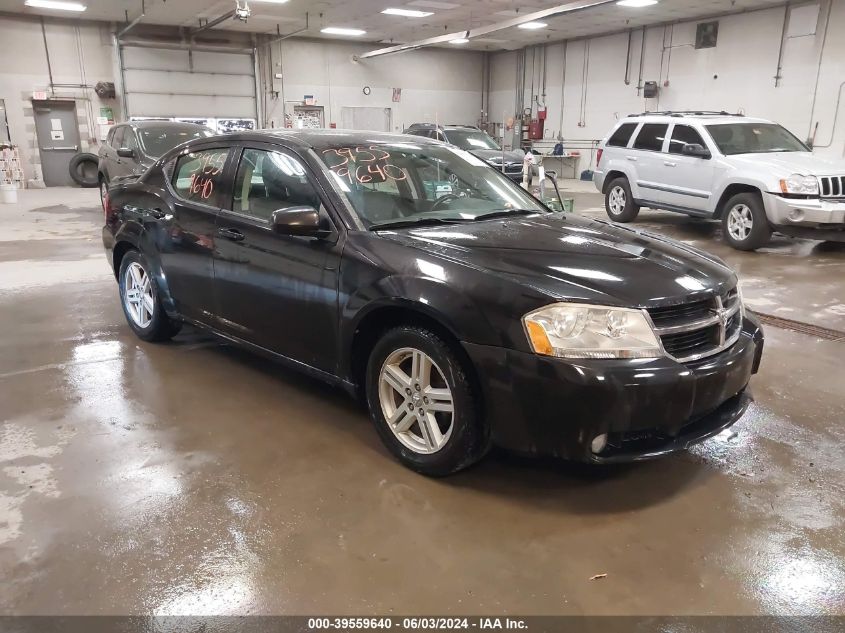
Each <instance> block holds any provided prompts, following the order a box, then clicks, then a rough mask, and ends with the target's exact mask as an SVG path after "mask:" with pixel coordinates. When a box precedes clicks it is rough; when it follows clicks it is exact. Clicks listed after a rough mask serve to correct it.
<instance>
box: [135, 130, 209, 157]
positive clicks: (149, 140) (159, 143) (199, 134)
mask: <svg viewBox="0 0 845 633" xmlns="http://www.w3.org/2000/svg"><path fill="white" fill-rule="evenodd" d="M213 135H214V133H213V132H212V131H211V130H209V129H207V128H201V127H195V126H185V127H172V126H167V127H165V126H162V127H144V128H139V129H138V137H139V138H140V139H141V145H143V146H144V153H146V154H147V156H150V157H152V158H158V157H159V156H161V155H163V154H164V153H165V152H167V151H169V150H171V149H173V148H174V147H176V146H177V145H181V144H182V143H184V142H185V141H190V140H193V139H195V138H207V137H209V136H213Z"/></svg>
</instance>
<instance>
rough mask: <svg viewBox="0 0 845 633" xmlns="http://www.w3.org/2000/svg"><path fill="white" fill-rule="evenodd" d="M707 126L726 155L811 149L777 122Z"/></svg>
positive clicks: (806, 150)
mask: <svg viewBox="0 0 845 633" xmlns="http://www.w3.org/2000/svg"><path fill="white" fill-rule="evenodd" d="M706 127H707V131H708V132H709V133H710V136H711V137H713V142H714V143H716V145H717V146H718V148H719V150H720V151H721V152H722V153H723V154H725V155H726V156H731V155H733V154H765V153H768V152H809V151H810V150H809V148H807V146H806V145H804V143H802V142H801V141H799V140H798V139H797V138H795V136H794V135H793V134H792V133H791V132H790V131H789V130H787V129H786V128H784V127H783V126H780V125H778V124H777V123H728V124H721V125H708V126H706Z"/></svg>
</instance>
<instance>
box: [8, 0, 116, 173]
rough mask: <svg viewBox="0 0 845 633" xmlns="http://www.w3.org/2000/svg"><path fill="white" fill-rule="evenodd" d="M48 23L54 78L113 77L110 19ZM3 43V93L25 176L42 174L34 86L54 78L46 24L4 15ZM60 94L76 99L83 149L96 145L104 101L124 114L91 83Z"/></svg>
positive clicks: (77, 81)
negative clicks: (33, 95) (34, 107)
mask: <svg viewBox="0 0 845 633" xmlns="http://www.w3.org/2000/svg"><path fill="white" fill-rule="evenodd" d="M45 29H46V33H47V45H48V48H49V51H50V64H51V66H52V69H53V81H54V82H55V83H58V84H82V83H88V84H91V85H93V84H96V83H97V82H98V81H114V78H113V77H114V73H113V67H112V45H111V36H110V34H109V31H108V25H106V24H98V23H95V22H70V21H59V20H50V19H48V20H46V22H45ZM0 43H2V47H3V51H4V52H3V54H2V61H0V99H4V100H5V102H6V115H7V118H8V120H9V132H10V135H11V140H12V143H14V144H16V145H18V146H19V148H20V152H21V159H22V162H23V166H24V172H25V174H26V178H27V179H31V178H40V163H41V161H40V157H39V154H38V149H37V143H36V138H35V124H34V120H33V116H32V101H31V99H32V92H33V91H34V90H47V84H48V83H49V78H48V72H47V56H46V54H45V51H44V39H43V37H42V35H41V24H40V22H39V21H37V20H33V19H31V18H14V17H6V16H3V17H0ZM81 59H84V69H85V77H84V79H83V73H82V70H81V68H80V60H81ZM48 94H49V91H48ZM55 96H56V97H67V98H73V99H75V100H76V105H77V119H78V121H79V129H80V139H81V142H82V148H81V149H82V151H88V150H90V149H94V148H95V144H96V139H95V136H96V129H95V128H94V126H95V124H96V117H97V116H98V115H99V112H100V106H101V105H110V106H112V107H113V109H114V110H115V116H119V115H120V112H119V108H118V106H117V104H116V103H115V102H114V101H112V100H110V101H109V102H108V103H105V102H101V101H100V99H99V98H98V97H97V95H96V94H95V93H94V91H93V90H92V89H87V90H86V89H82V88H57V89H56V91H55ZM89 104H90V106H89ZM95 151H96V150H95Z"/></svg>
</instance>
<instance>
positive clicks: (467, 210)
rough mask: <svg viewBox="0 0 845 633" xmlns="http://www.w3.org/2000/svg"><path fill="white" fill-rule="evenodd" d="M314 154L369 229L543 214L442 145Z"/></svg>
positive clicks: (480, 165)
mask: <svg viewBox="0 0 845 633" xmlns="http://www.w3.org/2000/svg"><path fill="white" fill-rule="evenodd" d="M318 153H319V154H320V156H321V158H322V160H323V162H324V163H325V164H326V166H327V167H328V168H329V169H330V170H331V173H332V176H333V177H334V179H335V181H336V184H337V186H338V187H339V188H340V189H341V190H342V191H343V192H344V193H345V194H346V197H347V198H348V199H349V202H350V204H351V205H352V207H353V209H354V210H355V212H356V213H357V214H358V216H359V217H360V218H361V220H362V222H363V223H364V225H365V226H366V227H367V228H370V229H381V228H391V227H400V226H403V225H404V226H409V225H414V224H442V223H453V222H474V221H479V220H485V219H492V218H496V217H502V216H509V215H520V214H522V215H524V214H528V213H548V209H546V207H544V206H543V205H542V204H541V203H540V202H538V201H537V200H535V199H534V198H532V197H531V196H530V195H528V194H527V193H526V192H525V191H523V190H522V189H520V188H519V187H517V186H516V185H515V184H514V183H513V182H511V181H510V180H508V179H507V178H506V177H504V176H503V175H502V174H500V173H499V172H497V171H496V170H495V169H493V168H491V167H489V166H488V165H487V164H486V163H485V162H484V161H482V160H481V159H479V158H476V157H475V156H473V155H472V154H470V153H469V152H465V151H463V150H461V149H457V148H455V147H451V146H448V145H436V144H429V143H420V144H416V143H378V144H365V145H358V146H348V145H343V146H337V147H331V148H326V149H322V150H320V151H319V152H318Z"/></svg>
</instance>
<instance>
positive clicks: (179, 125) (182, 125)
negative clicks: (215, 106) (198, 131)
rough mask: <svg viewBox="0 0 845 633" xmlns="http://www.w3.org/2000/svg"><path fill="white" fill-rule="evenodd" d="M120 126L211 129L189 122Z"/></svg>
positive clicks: (128, 122)
mask: <svg viewBox="0 0 845 633" xmlns="http://www.w3.org/2000/svg"><path fill="white" fill-rule="evenodd" d="M118 125H131V126H132V127H134V128H136V129H139V130H143V129H144V128H148V127H157V128H162V127H172V128H176V129H178V128H182V129H184V128H206V129H210V128H208V127H207V126H205V125H199V124H198V123H190V122H188V121H127V122H126V123H119V124H118Z"/></svg>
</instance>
